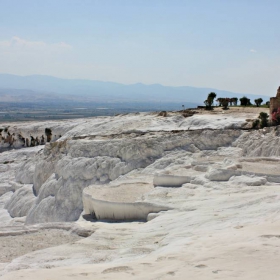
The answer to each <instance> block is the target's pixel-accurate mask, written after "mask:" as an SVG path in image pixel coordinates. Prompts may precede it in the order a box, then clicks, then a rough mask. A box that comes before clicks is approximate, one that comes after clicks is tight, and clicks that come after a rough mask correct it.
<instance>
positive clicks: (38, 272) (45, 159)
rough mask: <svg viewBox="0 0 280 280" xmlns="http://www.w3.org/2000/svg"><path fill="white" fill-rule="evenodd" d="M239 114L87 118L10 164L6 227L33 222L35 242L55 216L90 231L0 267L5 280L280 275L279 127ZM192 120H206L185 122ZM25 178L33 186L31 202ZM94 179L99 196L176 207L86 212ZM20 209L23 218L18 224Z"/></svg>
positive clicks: (4, 216) (28, 225)
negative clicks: (127, 216)
mask: <svg viewBox="0 0 280 280" xmlns="http://www.w3.org/2000/svg"><path fill="white" fill-rule="evenodd" d="M238 116H239V117H236V116H235V115H234V114H232V115H231V114H229V113H226V114H222V113H221V114H218V113H217V114H211V115H204V114H201V115H199V114H197V115H195V116H193V117H190V118H186V119H185V118H182V117H181V116H179V115H176V114H170V116H169V117H167V118H163V117H157V116H156V115H152V114H137V115H125V116H117V117H115V118H114V117H108V118H96V119H91V120H85V123H83V124H82V123H79V124H78V125H77V126H76V127H74V128H72V129H70V130H68V131H67V132H65V133H64V135H63V136H62V139H61V140H59V141H58V142H55V143H51V144H48V145H46V146H45V148H44V151H39V148H37V149H38V152H37V153H36V154H34V153H33V154H30V156H29V157H28V158H23V160H22V161H21V164H19V163H20V161H19V162H18V163H17V164H16V165H15V166H12V164H14V163H12V164H11V163H8V165H9V166H10V165H11V168H10V169H9V170H8V169H5V168H4V167H3V172H2V173H1V174H2V176H3V177H2V178H4V176H7V177H6V178H7V180H6V181H5V182H6V183H9V182H11V181H12V180H13V181H17V182H15V183H13V184H14V186H16V187H14V189H11V188H10V189H9V187H7V186H4V185H3V190H5V191H3V193H4V192H5V194H3V195H2V196H1V197H0V199H1V200H0V205H2V207H3V205H4V204H5V207H6V208H7V209H8V211H9V212H10V214H11V215H12V216H13V217H14V218H11V217H8V216H7V215H8V212H7V211H6V210H1V211H2V212H1V213H3V214H1V216H0V217H1V218H2V219H3V221H5V225H6V231H7V228H8V230H9V228H10V231H11V234H12V232H14V233H13V234H15V232H17V233H16V234H18V235H17V236H20V238H23V237H22V234H21V232H19V231H20V230H22V228H24V229H25V231H27V233H26V238H31V239H32V240H33V241H34V244H36V242H38V241H36V239H35V237H33V236H32V235H31V233H28V231H29V232H30V231H31V230H34V226H35V227H36V226H37V224H38V223H50V222H52V224H45V226H44V225H41V227H42V228H44V227H47V225H50V226H51V227H52V228H53V227H55V225H56V227H59V228H60V230H61V229H62V227H63V229H64V231H71V230H72V232H78V230H77V229H76V230H74V227H75V228H80V232H83V234H84V236H86V235H87V234H85V233H84V232H85V230H87V229H88V230H89V233H88V234H89V235H90V236H89V237H87V238H83V239H80V240H79V241H76V242H74V241H73V242H74V243H69V244H63V245H60V246H57V247H50V248H47V249H43V250H36V251H34V252H31V250H30V253H28V254H25V255H21V254H20V252H18V258H15V259H14V260H13V261H11V262H7V263H3V264H2V265H1V266H0V268H2V270H1V273H2V275H3V276H2V277H1V279H60V280H62V279H73V278H74V279H86V278H91V279H93V278H95V279H131V278H133V279H188V278H193V279H199V280H200V279H277V275H279V273H280V269H279V266H278V262H279V260H280V259H279V252H278V246H279V235H280V232H279V226H280V223H279V220H280V216H279V207H280V200H279V194H280V193H279V187H280V185H279V183H280V167H279V161H280V157H279V156H280V149H278V146H279V145H278V143H279V141H280V137H279V129H278V128H269V129H264V130H258V131H246V130H241V129H236V128H237V127H238V128H241V127H243V126H244V124H246V123H247V121H246V119H249V118H252V115H251V114H245V113H244V114H239V115H238ZM239 118H240V120H239ZM194 120H196V121H198V122H199V124H197V126H196V128H200V129H194V130H195V131H190V130H193V129H190V130H188V129H182V126H183V127H188V128H189V125H190V124H191V123H192V125H194ZM221 123H223V125H221ZM210 126H211V127H210ZM232 128H234V129H232ZM21 151H28V149H23V150H17V151H11V152H5V153H2V154H0V161H1V157H2V156H5V155H8V154H9V153H11V154H12V153H14V154H15V153H21ZM25 156H26V155H25ZM19 158H20V157H19ZM4 165H7V163H6V164H3V166H4ZM0 168H1V165H0ZM15 169H16V171H15ZM11 170H12V172H11ZM26 173H28V174H26ZM5 174H7V175H5ZM176 176H180V177H176ZM183 179H184V180H183ZM180 180H183V181H180ZM176 182H177V183H176ZM178 182H180V184H181V183H182V185H180V184H179V183H178ZM28 184H31V185H33V190H34V193H33V196H32V194H31V193H30V194H29V195H30V198H29V199H27V201H26V200H25V198H27V197H29V195H28V196H26V194H25V195H24V193H25V192H27V193H29V189H28V188H29V186H30V185H28ZM154 185H155V187H153V186H154ZM89 186H91V187H89ZM87 187H89V189H90V190H91V193H90V194H91V195H92V196H93V198H96V199H98V200H100V201H104V202H107V203H110V202H113V203H116V202H118V203H122V202H123V203H131V202H133V201H135V202H139V203H151V204H153V205H154V204H156V205H164V206H165V207H168V208H170V209H171V210H168V211H162V212H158V213H150V214H148V216H147V219H148V222H146V223H145V222H139V221H134V222H124V223H119V222H117V223H116V222H113V223H112V222H106V221H86V220H84V218H83V213H82V211H83V203H82V193H83V190H88V189H86V188H87ZM126 187H127V192H125V188H126ZM112 188H119V192H118V191H116V190H115V192H112V191H110V189H111V190H112ZM134 188H135V192H134V191H133V189H134ZM139 188H141V190H139ZM16 189H17V190H16ZM98 189H100V190H101V191H99V192H98ZM94 190H96V193H95V191H94ZM106 191H108V193H106ZM12 192H14V193H13V194H12ZM1 201H2V202H1ZM28 202H29V203H30V205H29V204H28ZM90 203H91V202H90ZM93 203H94V202H93ZM28 205H29V206H28ZM93 206H94V204H93ZM111 206H112V205H109V206H108V207H111ZM28 207H30V209H29V210H28V209H27V208H28ZM93 208H94V207H93ZM5 211H6V212H5ZM91 211H92V210H91ZM91 211H89V212H91ZM93 211H94V210H93ZM23 212H24V213H26V215H27V216H26V224H25V225H24V226H21V227H20V224H19V223H20V222H21V223H22V221H24V220H25V217H21V216H22V215H23ZM151 212H153V211H152V210H151ZM81 213H82V215H80V214H81ZM112 213H114V210H112ZM84 214H86V213H84ZM78 219H79V220H78ZM76 220H78V221H76ZM67 221H72V223H70V224H69V223H66V224H65V222H67ZM74 221H75V222H74ZM53 222H59V223H57V224H53ZM13 223H18V224H17V229H15V227H14V225H13ZM31 224H33V225H31ZM66 225H68V226H66ZM69 225H70V226H69ZM1 230H2V231H0V242H1V232H2V233H3V232H4V230H3V229H1ZM93 231H94V233H92V232H93ZM52 236H54V233H52V232H49V238H52ZM16 238H17V237H15V240H16ZM18 238H19V237H18ZM65 240H66V238H65ZM42 242H44V241H42ZM60 244H62V243H60ZM18 250H19V249H18Z"/></svg>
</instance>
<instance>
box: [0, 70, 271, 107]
mask: <svg viewBox="0 0 280 280" xmlns="http://www.w3.org/2000/svg"><path fill="white" fill-rule="evenodd" d="M23 90H24V91H23ZM211 91H214V92H216V94H217V96H218V97H237V98H240V97H242V96H244V95H246V96H247V97H248V98H250V99H251V100H254V99H256V98H259V97H262V98H263V100H264V101H266V100H268V99H269V97H268V96H264V95H254V94H243V93H235V92H230V91H225V90H218V89H213V88H196V87H190V86H180V87H171V86H163V85H160V84H151V85H145V84H142V83H137V84H132V85H124V84H119V83H114V82H103V81H94V80H79V79H61V78H56V77H51V76H44V75H31V76H17V75H10V74H0V95H1V96H3V94H4V95H5V94H6V95H9V96H17V98H15V101H18V102H20V98H19V96H22V97H24V101H25V102H26V101H27V99H26V98H30V99H31V100H33V98H35V99H44V98H47V99H52V98H53V99H55V100H57V99H60V100H61V101H62V100H64V99H66V100H69V99H70V100H77V97H78V99H84V98H85V97H86V100H85V101H92V102H155V103H160V102H173V103H177V102H178V103H182V104H185V105H186V104H188V103H193V105H202V104H203V101H204V100H205V99H206V97H207V94H208V93H209V92H211ZM8 99H9V98H8ZM2 102H5V98H4V99H2ZM186 106H187V105H186Z"/></svg>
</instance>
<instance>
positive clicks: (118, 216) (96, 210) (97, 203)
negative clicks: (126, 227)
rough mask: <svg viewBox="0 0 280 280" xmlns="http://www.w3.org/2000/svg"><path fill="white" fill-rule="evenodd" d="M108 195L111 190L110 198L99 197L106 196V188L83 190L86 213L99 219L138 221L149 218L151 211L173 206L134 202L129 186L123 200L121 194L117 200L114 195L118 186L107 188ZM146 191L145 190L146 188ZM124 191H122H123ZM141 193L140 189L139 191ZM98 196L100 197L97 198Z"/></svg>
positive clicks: (167, 208)
mask: <svg viewBox="0 0 280 280" xmlns="http://www.w3.org/2000/svg"><path fill="white" fill-rule="evenodd" d="M107 189H108V195H109V192H110V195H111V196H110V197H108V199H102V200H101V199H100V198H99V197H101V196H104V189H103V190H102V189H100V188H98V187H94V186H90V187H87V188H85V189H84V191H83V205H84V214H85V215H88V214H89V215H92V216H95V217H96V219H98V220H118V221H137V220H145V221H146V220H147V216H148V214H150V213H158V212H160V211H167V210H171V209H172V208H170V207H167V206H163V205H158V204H154V203H149V202H137V201H134V202H132V200H133V198H135V197H134V195H133V194H132V196H129V193H132V188H128V189H127V192H126V194H125V195H124V199H122V200H123V201H121V197H120V195H118V196H117V198H116V200H117V201H118V202H117V201H113V200H114V199H112V198H113V196H112V191H113V192H114V193H117V192H118V191H119V188H118V187H115V188H107ZM98 190H101V192H102V195H101V196H100V195H99V194H98ZM144 191H145V190H144ZM121 192H122V191H120V193H121ZM137 194H139V189H138V191H137ZM96 196H97V197H98V199H97V198H96Z"/></svg>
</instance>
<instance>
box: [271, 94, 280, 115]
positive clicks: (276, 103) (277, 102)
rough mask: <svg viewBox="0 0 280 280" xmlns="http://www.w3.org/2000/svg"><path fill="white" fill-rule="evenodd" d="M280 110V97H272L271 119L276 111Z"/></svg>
mask: <svg viewBox="0 0 280 280" xmlns="http://www.w3.org/2000/svg"><path fill="white" fill-rule="evenodd" d="M278 108H280V97H271V98H270V117H271V116H272V113H273V112H274V111H277V109H278Z"/></svg>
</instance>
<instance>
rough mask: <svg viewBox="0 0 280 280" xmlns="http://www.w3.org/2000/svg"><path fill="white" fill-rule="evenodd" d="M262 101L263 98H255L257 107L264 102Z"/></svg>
mask: <svg viewBox="0 0 280 280" xmlns="http://www.w3.org/2000/svg"><path fill="white" fill-rule="evenodd" d="M262 102H263V100H262V98H258V99H255V103H256V105H257V107H259V106H260V105H261V104H262Z"/></svg>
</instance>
